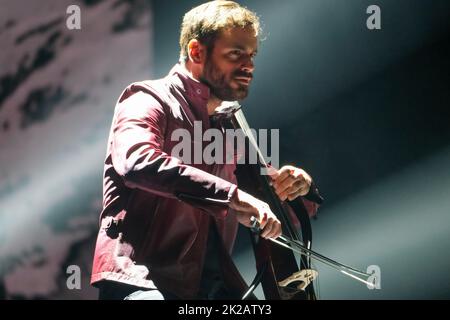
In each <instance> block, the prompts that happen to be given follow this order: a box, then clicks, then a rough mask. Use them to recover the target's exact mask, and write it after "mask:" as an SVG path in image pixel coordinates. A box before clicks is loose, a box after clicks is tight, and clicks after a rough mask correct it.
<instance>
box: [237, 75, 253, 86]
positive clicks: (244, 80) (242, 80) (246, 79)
mask: <svg viewBox="0 0 450 320" xmlns="http://www.w3.org/2000/svg"><path fill="white" fill-rule="evenodd" d="M234 79H235V80H236V81H237V82H240V83H242V84H244V85H247V86H248V85H249V84H250V82H251V81H252V78H251V77H235V78H234Z"/></svg>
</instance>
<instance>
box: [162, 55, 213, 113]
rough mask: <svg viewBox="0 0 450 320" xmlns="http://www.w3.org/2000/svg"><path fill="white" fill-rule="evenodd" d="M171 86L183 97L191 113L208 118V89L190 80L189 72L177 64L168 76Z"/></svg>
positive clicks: (204, 85)
mask: <svg viewBox="0 0 450 320" xmlns="http://www.w3.org/2000/svg"><path fill="white" fill-rule="evenodd" d="M168 76H169V77H170V78H171V84H172V85H173V86H174V87H175V88H176V89H177V90H178V91H179V92H180V93H181V94H182V95H183V96H184V98H185V99H186V101H187V102H188V103H189V105H190V106H191V108H193V109H194V110H192V111H193V112H195V113H197V115H200V117H201V118H203V117H205V116H206V118H207V117H208V108H207V103H208V99H209V97H210V94H211V93H210V89H209V87H208V86H207V85H206V84H204V83H201V82H200V81H198V80H196V79H194V78H192V76H191V75H190V74H189V72H188V71H187V70H186V69H185V68H184V67H183V66H182V65H181V64H180V63H177V64H176V65H175V66H174V67H173V68H172V70H170V72H169V75H168Z"/></svg>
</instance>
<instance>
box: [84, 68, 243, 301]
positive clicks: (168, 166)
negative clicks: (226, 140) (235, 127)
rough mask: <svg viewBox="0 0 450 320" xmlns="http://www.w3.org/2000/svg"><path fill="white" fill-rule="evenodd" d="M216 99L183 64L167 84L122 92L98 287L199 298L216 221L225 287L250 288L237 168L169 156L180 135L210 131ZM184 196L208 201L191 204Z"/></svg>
mask: <svg viewBox="0 0 450 320" xmlns="http://www.w3.org/2000/svg"><path fill="white" fill-rule="evenodd" d="M208 98H209V88H208V87H207V86H206V85H204V84H202V83H200V82H198V81H196V80H194V79H192V78H191V77H190V76H189V75H188V74H187V72H186V71H185V70H184V68H183V67H181V66H180V65H176V66H175V67H174V68H173V69H172V70H171V72H170V73H169V75H168V76H167V77H165V78H163V79H160V80H155V81H143V82H137V83H133V84H131V85H129V86H128V87H127V88H126V89H125V90H124V92H123V93H122V94H121V96H120V98H119V100H118V102H117V105H116V108H115V112H114V117H113V121H112V126H111V131H110V135H109V139H108V146H107V153H106V159H105V163H104V179H103V210H102V212H101V215H100V225H101V227H100V231H99V234H98V238H97V243H96V248H95V255H94V262H93V271H92V277H91V283H92V284H93V285H96V284H98V282H100V281H102V280H110V281H118V282H121V283H125V284H130V285H135V286H138V287H144V288H155V287H159V288H163V289H164V290H166V291H169V292H171V293H173V294H175V295H177V296H179V297H180V298H183V299H190V298H194V297H195V296H196V294H197V292H198V289H199V283H200V277H201V273H202V267H203V264H204V256H205V249H206V244H207V239H208V231H209V225H210V223H211V222H214V223H215V224H216V226H217V230H218V232H219V235H220V236H221V240H222V243H221V247H220V248H219V252H220V253H219V255H220V264H221V267H222V272H223V277H224V280H225V281H226V283H227V284H228V286H230V288H232V289H233V290H239V291H242V292H243V291H244V290H245V289H246V284H245V282H244V281H243V279H242V277H241V276H240V274H239V272H238V271H237V269H236V267H235V265H234V264H233V262H232V260H231V256H230V255H231V250H232V247H233V243H234V240H235V237H236V233H237V228H238V222H237V220H236V217H235V215H234V213H231V209H229V208H228V203H229V200H230V198H231V196H232V194H233V192H234V191H235V190H236V188H237V186H236V177H235V176H234V170H235V165H234V164H212V165H206V164H204V163H203V164H193V165H187V164H184V163H183V162H181V160H179V159H178V158H176V157H173V156H171V151H172V148H173V147H174V146H175V145H176V144H177V143H179V142H178V141H171V134H172V132H173V131H174V130H175V129H177V128H184V129H186V130H188V131H189V132H190V133H191V135H192V137H194V126H193V124H194V121H202V129H203V131H205V130H207V129H208V128H209V127H210V121H209V116H208V112H207V107H206V104H207V101H208ZM200 139H201V137H200ZM195 143H202V142H197V141H195V139H193V141H192V150H194V144H195ZM191 163H193V162H191ZM180 194H188V195H192V196H194V197H196V198H203V199H208V201H197V200H194V199H193V200H190V201H189V203H187V202H185V201H182V200H180V197H179V195H180Z"/></svg>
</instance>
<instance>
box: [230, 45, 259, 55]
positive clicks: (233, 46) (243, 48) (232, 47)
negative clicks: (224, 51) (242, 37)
mask: <svg viewBox="0 0 450 320" xmlns="http://www.w3.org/2000/svg"><path fill="white" fill-rule="evenodd" d="M230 49H232V50H233V49H239V50H242V51H246V49H245V47H244V46H241V45H239V44H237V45H232V46H230ZM253 53H254V54H256V53H258V49H255V50H253Z"/></svg>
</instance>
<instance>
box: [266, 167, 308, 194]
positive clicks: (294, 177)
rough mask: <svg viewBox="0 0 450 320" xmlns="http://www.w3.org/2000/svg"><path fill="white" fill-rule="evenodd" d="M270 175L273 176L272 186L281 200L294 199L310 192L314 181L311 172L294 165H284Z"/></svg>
mask: <svg viewBox="0 0 450 320" xmlns="http://www.w3.org/2000/svg"><path fill="white" fill-rule="evenodd" d="M270 177H271V178H272V186H273V188H274V189H275V193H276V194H277V195H278V197H279V198H280V200H281V201H285V200H286V199H288V200H289V201H292V200H294V199H295V198H297V197H298V196H304V195H306V194H308V192H309V188H310V187H311V183H312V179H311V177H310V176H309V174H307V173H306V172H305V171H304V170H302V169H300V168H296V167H294V166H284V167H282V168H281V169H279V170H277V171H274V172H273V173H272V174H271V175H270Z"/></svg>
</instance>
